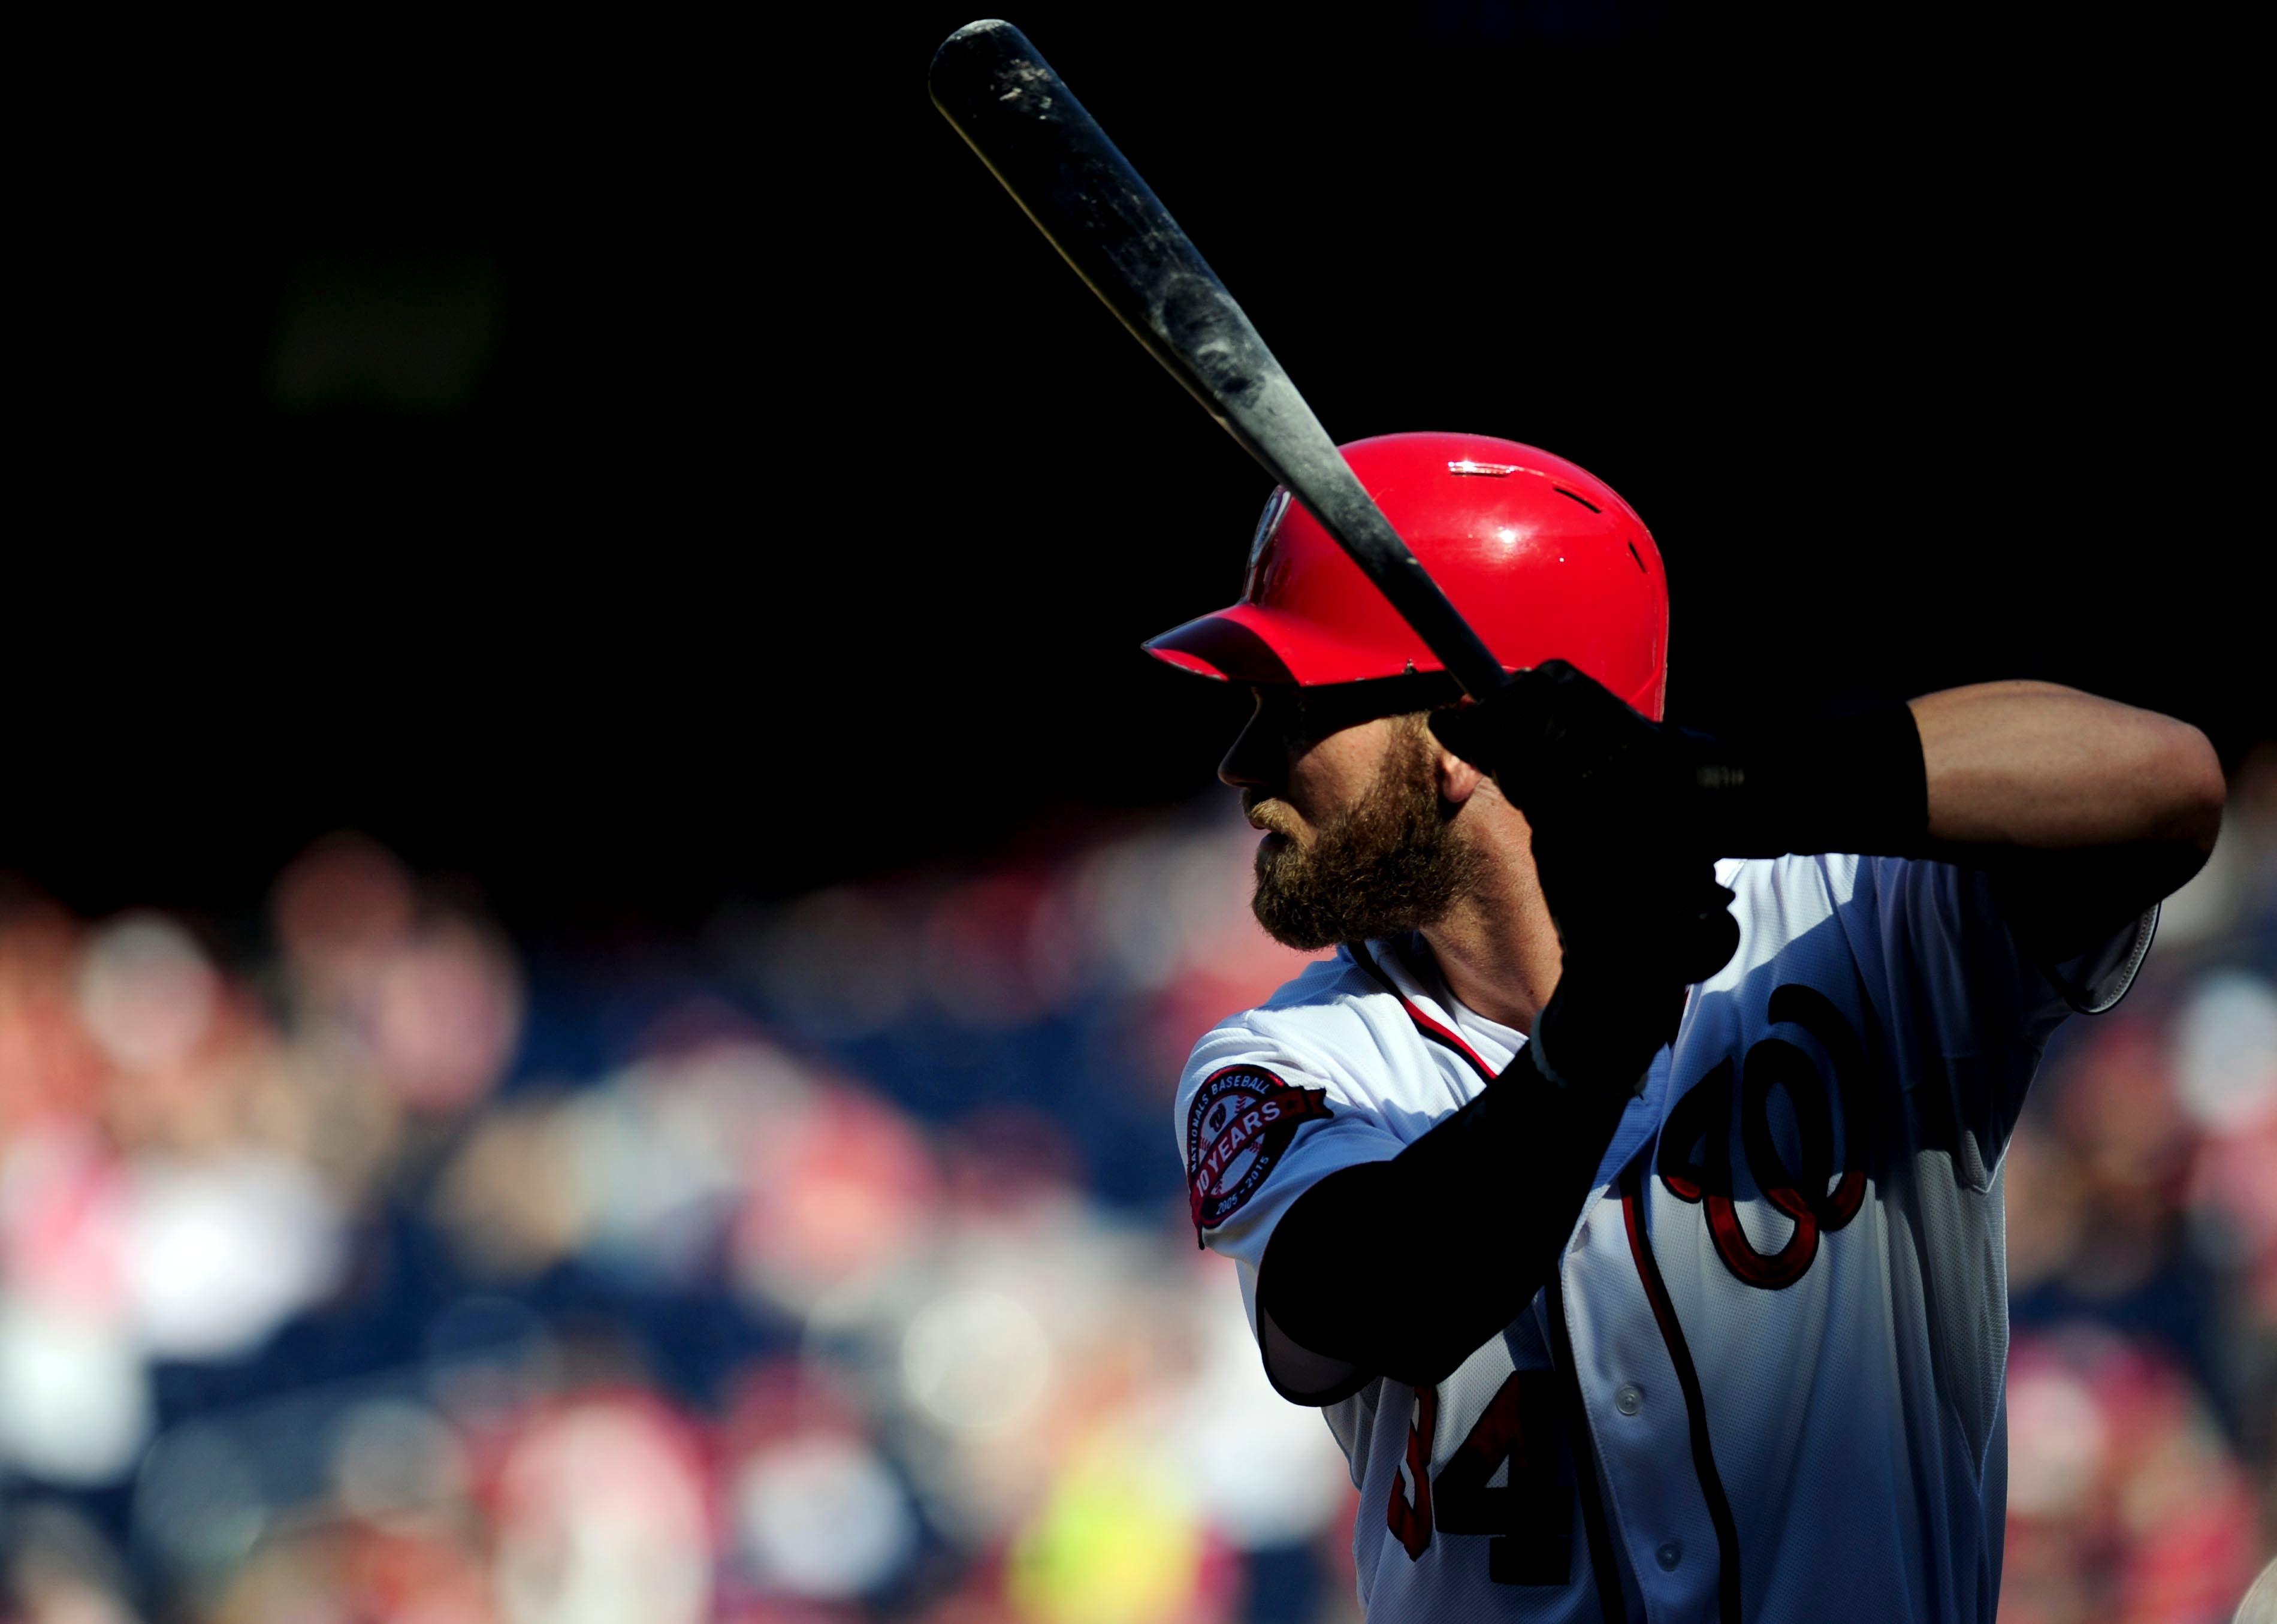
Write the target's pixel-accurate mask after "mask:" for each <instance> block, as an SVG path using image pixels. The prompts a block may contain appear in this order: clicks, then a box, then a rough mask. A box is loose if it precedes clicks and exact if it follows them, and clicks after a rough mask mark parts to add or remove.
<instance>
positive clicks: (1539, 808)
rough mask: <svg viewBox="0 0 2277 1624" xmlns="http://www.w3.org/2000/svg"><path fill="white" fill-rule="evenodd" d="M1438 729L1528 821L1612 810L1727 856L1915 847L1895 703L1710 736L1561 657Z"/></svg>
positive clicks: (1907, 730) (1924, 832)
mask: <svg viewBox="0 0 2277 1624" xmlns="http://www.w3.org/2000/svg"><path fill="white" fill-rule="evenodd" d="M1431 727H1432V730H1433V731H1434V732H1435V733H1436V734H1437V735H1438V736H1439V738H1440V740H1441V742H1442V743H1444V744H1445V745H1446V746H1447V748H1448V749H1450V750H1451V751H1454V752H1455V753H1456V754H1457V755H1458V756H1460V757H1462V758H1463V759H1465V760H1466V761H1470V762H1474V763H1475V764H1476V765H1478V766H1481V767H1482V768H1484V769H1485V770H1487V771H1488V772H1490V773H1492V774H1494V777H1495V782H1496V783H1498V784H1500V785H1501V786H1502V791H1503V793H1504V795H1506V796H1508V797H1510V798H1511V800H1512V802H1514V803H1516V804H1517V805H1518V806H1519V808H1521V809H1522V810H1523V811H1524V812H1526V815H1527V819H1528V820H1530V821H1535V822H1539V821H1542V820H1545V819H1546V820H1556V819H1557V818H1558V817H1560V816H1561V815H1564V814H1565V812H1566V811H1567V809H1573V815H1577V816H1578V815H1587V816H1588V817H1591V818H1595V819H1611V820H1613V822H1614V823H1615V824H1616V825H1618V827H1621V829H1622V830H1623V832H1624V834H1625V835H1626V836H1627V837H1629V838H1633V839H1634V840H1636V841H1638V842H1640V843H1641V845H1642V846H1646V847H1650V848H1654V849H1672V850H1683V851H1688V852H1694V853H1697V854H1700V855H1704V856H1707V857H1710V858H1724V857H1776V856H1778V855H1780V854H1781V853H1784V852H1790V851H1793V852H1821V851H1856V852H1862V853H1866V854H1869V855H1872V856H1882V857H1896V856H1907V855H1912V854H1915V853H1918V852H1921V851H1922V850H1924V849H1925V847H1926V845H1927V841H1928V833H1929V779H1928V773H1927V770H1926V768H1925V767H1924V766H1923V760H1922V748H1921V734H1920V731H1919V729H1918V728H1915V725H1914V718H1913V712H1912V711H1911V710H1910V709H1908V707H1907V706H1905V705H1890V706H1888V707H1886V708H1885V709H1883V710H1879V711H1875V712H1870V713H1867V714H1865V715H1862V716H1854V717H1847V718H1844V719H1842V720H1840V721H1808V722H1800V723H1792V724H1787V725H1785V726H1783V727H1779V728H1768V729H1762V730H1758V731H1755V732H1753V733H1749V734H1746V735H1740V736H1732V737H1717V736H1713V735H1710V734H1706V733H1702V732H1698V731H1695V730H1694V729H1692V728H1679V727H1676V726H1674V725H1673V724H1672V723H1667V722H1656V721H1650V720H1649V719H1648V718H1646V717H1645V716H1643V715H1641V714H1640V713H1638V712H1636V711H1634V710H1633V709H1631V708H1630V707H1629V706H1628V705H1624V704H1623V703H1621V701H1620V700H1619V699H1618V698H1615V697H1614V696H1613V695H1612V694H1611V692H1610V691H1609V690H1606V689H1605V688H1604V687H1603V685H1601V684H1600V683H1598V682H1595V681H1593V680H1592V679H1590V678H1589V677H1588V676H1586V675H1583V674H1582V673H1580V671H1577V670H1576V669H1574V668H1573V667H1572V666H1570V665H1568V664H1566V663H1565V661H1564V660H1545V661H1544V662H1543V663H1542V664H1541V665H1539V666H1536V667H1534V668H1533V669H1532V670H1529V671H1523V672H1520V673H1519V675H1517V676H1515V677H1513V678H1512V680H1511V681H1510V682H1509V683H1508V684H1507V685H1506V686H1504V688H1502V689H1501V690H1497V691H1496V692H1495V693H1493V694H1491V695H1489V696H1488V698H1486V700H1485V701H1484V702H1482V703H1481V704H1478V705H1464V706H1462V707H1460V708H1459V709H1456V710H1449V711H1439V712H1435V713H1433V715H1432V719H1431Z"/></svg>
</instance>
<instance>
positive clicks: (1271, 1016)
mask: <svg viewBox="0 0 2277 1624" xmlns="http://www.w3.org/2000/svg"><path fill="white" fill-rule="evenodd" d="M1379 1006H1390V1009H1391V1010H1397V997H1396V995H1393V994H1392V993H1390V991H1389V990H1387V989H1386V987H1384V986H1383V984H1382V981H1381V980H1378V979H1377V977H1376V975H1375V974H1374V973H1371V972H1370V971H1369V970H1368V969H1367V966H1366V965H1365V964H1363V963H1362V962H1361V961H1360V960H1359V957H1357V955H1355V953H1354V952H1353V950H1352V949H1350V948H1339V949H1336V953H1335V954H1334V956H1333V957H1328V958H1323V959H1320V960H1317V961H1315V962H1314V963H1313V964H1307V965H1306V967H1305V969H1304V971H1303V972H1302V973H1301V974H1299V975H1298V976H1297V977H1296V978H1295V979H1294V980H1290V981H1287V982H1284V983H1283V985H1282V986H1280V987H1277V988H1276V989H1275V991H1274V992H1273V994H1272V995H1271V996H1270V997H1268V998H1266V999H1264V1000H1263V1001H1262V1002H1260V1003H1256V1004H1254V1005H1253V1006H1251V1007H1250V1008H1248V1009H1246V1010H1237V1011H1235V1012H1234V1013H1232V1014H1230V1015H1228V1016H1226V1017H1224V1018H1222V1019H1221V1020H1219V1021H1218V1022H1216V1023H1215V1025H1212V1026H1211V1027H1210V1029H1209V1030H1208V1031H1207V1032H1206V1033H1202V1035H1201V1037H1200V1039H1199V1041H1197V1042H1196V1043H1195V1044H1194V1047H1193V1051H1192V1054H1191V1055H1190V1056H1188V1057H1187V1060H1186V1066H1185V1071H1184V1076H1183V1077H1182V1078H1181V1079H1180V1086H1179V1093H1180V1095H1181V1097H1182V1098H1183V1097H1184V1096H1187V1095H1190V1094H1192V1092H1193V1091H1194V1090H1195V1089H1196V1088H1197V1087H1198V1086H1200V1085H1201V1084H1202V1083H1203V1082H1204V1081H1206V1080H1207V1079H1208V1078H1209V1077H1210V1076H1211V1074H1212V1073H1214V1072H1216V1071H1221V1070H1222V1069H1224V1068H1226V1067H1228V1066H1258V1067H1262V1068H1264V1069H1266V1070H1268V1071H1275V1072H1276V1073H1278V1072H1284V1071H1285V1072H1288V1073H1291V1074H1296V1075H1301V1076H1303V1077H1304V1078H1305V1079H1307V1080H1311V1081H1326V1080H1329V1079H1337V1080H1342V1079H1348V1078H1351V1077H1352V1076H1354V1075H1355V1074H1365V1073H1367V1072H1369V1071H1375V1069H1376V1065H1375V1062H1377V1061H1378V1060H1380V1058H1381V1056H1382V1051H1383V1048H1384V1046H1385V1045H1384V1030H1385V1015H1386V1012H1387V1011H1386V1009H1385V1008H1383V1007H1379Z"/></svg>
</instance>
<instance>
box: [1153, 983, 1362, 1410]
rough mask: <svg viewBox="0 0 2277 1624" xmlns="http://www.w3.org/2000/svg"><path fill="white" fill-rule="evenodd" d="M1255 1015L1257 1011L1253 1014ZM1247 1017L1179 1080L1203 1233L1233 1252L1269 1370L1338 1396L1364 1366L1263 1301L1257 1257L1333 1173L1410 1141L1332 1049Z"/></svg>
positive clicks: (1212, 1041) (1297, 1389)
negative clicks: (1269, 1310) (1297, 1335)
mask: <svg viewBox="0 0 2277 1624" xmlns="http://www.w3.org/2000/svg"><path fill="white" fill-rule="evenodd" d="M1255 1013H1256V1012H1253V1017H1254V1015H1255ZM1261 1025H1262V1023H1256V1024H1253V1019H1252V1018H1237V1020H1235V1021H1233V1022H1230V1023H1228V1024H1227V1025H1222V1026H1220V1027H1218V1028H1217V1029H1216V1030H1215V1031H1213V1032H1211V1033H1208V1034H1207V1036H1205V1037H1204V1038H1203V1039H1202V1041H1200V1042H1199V1044H1197V1045H1196V1046H1195V1048H1194V1052H1193V1056H1192V1058H1191V1059H1190V1060H1188V1062H1187V1063H1186V1069H1185V1072H1184V1076H1183V1077H1182V1078H1181V1079H1180V1080H1179V1085H1178V1094H1177V1110H1176V1123H1177V1134H1178V1147H1179V1155H1180V1156H1181V1158H1182V1160H1183V1161H1184V1165H1185V1171H1186V1194H1187V1201H1188V1205H1189V1207H1190V1208H1191V1209H1192V1217H1193V1221H1194V1231H1195V1236H1196V1239H1198V1240H1199V1242H1200V1244H1201V1245H1202V1246H1204V1247H1207V1249H1208V1250H1210V1251H1212V1252H1215V1253H1217V1254H1220V1255H1222V1256H1224V1257H1228V1258H1230V1259H1232V1260H1233V1263H1234V1267H1235V1271H1236V1273H1237V1276H1238V1277H1239V1279H1240V1283H1241V1299H1242V1305H1243V1307H1244V1308H1245V1309H1246V1311H1247V1313H1248V1315H1249V1324H1250V1330H1252V1332H1253V1333H1254V1335H1255V1336H1256V1338H1257V1342H1258V1346H1259V1349H1260V1352H1261V1353H1262V1354H1263V1357H1264V1361H1265V1371H1266V1375H1267V1376H1268V1378H1269V1379H1270V1380H1271V1381H1272V1383H1273V1385H1274V1387H1275V1389H1276V1391H1279V1392H1280V1393H1281V1395H1282V1396H1283V1398H1285V1399H1289V1400H1291V1402H1292V1403H1298V1404H1312V1405H1319V1404H1331V1403H1335V1402H1336V1401H1337V1400H1338V1399H1343V1398H1344V1397H1347V1396H1349V1395H1350V1393H1351V1392H1352V1391H1354V1390H1355V1389H1356V1388H1357V1387H1358V1386H1359V1384H1362V1383H1363V1382H1364V1381H1365V1380H1366V1379H1367V1375H1366V1373H1364V1372H1362V1371H1360V1370H1359V1369H1357V1368H1356V1367H1354V1366H1352V1365H1351V1364H1349V1363H1348V1362H1346V1361H1340V1360H1336V1359H1332V1358H1329V1357H1327V1356H1325V1355H1321V1354H1318V1353H1313V1352H1312V1351H1311V1350H1309V1349H1307V1348H1305V1347H1304V1346H1301V1345H1299V1344H1298V1343H1297V1342H1295V1341H1294V1340H1293V1339H1291V1338H1289V1337H1288V1336H1286V1335H1285V1334H1283V1332H1282V1331H1281V1330H1280V1329H1279V1328H1278V1327H1277V1326H1276V1325H1275V1324H1273V1323H1272V1322H1271V1319H1270V1317H1269V1316H1267V1315H1260V1312H1259V1308H1258V1304H1257V1271H1258V1266H1259V1265H1260V1263H1262V1262H1264V1259H1265V1248H1266V1245H1267V1243H1268V1241H1270V1240H1271V1239H1272V1236H1273V1230H1274V1226H1275V1225H1276V1224H1279V1223H1280V1221H1281V1218H1282V1216H1283V1214H1285V1213H1286V1212H1287V1211H1288V1210H1289V1208H1291V1206H1293V1205H1294V1204H1295V1203H1296V1201H1297V1198H1298V1196H1300V1195H1302V1194H1303V1193H1305V1192H1306V1191H1307V1190H1309V1189H1311V1188H1312V1187H1313V1186H1314V1185H1315V1184H1318V1183H1319V1182H1320V1181H1321V1179H1323V1178H1327V1177H1328V1176H1329V1174H1330V1173H1333V1172H1336V1170H1339V1169H1341V1168H1346V1167H1352V1166H1356V1165H1358V1164H1359V1163H1364V1162H1375V1161H1382V1160H1385V1159H1387V1158H1389V1157H1391V1156H1394V1155H1397V1154H1398V1153H1399V1152H1400V1150H1401V1149H1402V1148H1403V1147H1405V1140H1402V1139H1401V1137H1400V1136H1399V1135H1398V1134H1397V1133H1395V1132H1393V1131H1392V1129H1391V1127H1390V1124H1389V1123H1388V1122H1387V1120H1386V1118H1385V1117H1384V1115H1383V1113H1382V1109H1381V1108H1380V1107H1379V1106H1378V1105H1377V1104H1376V1103H1375V1102H1374V1100H1373V1099H1372V1098H1371V1096H1370V1095H1369V1094H1367V1091H1366V1090H1364V1089H1363V1088H1362V1087H1361V1086H1359V1084H1358V1083H1357V1081H1356V1080H1355V1079H1352V1077H1351V1076H1350V1075H1349V1074H1348V1073H1347V1072H1346V1071H1345V1070H1344V1068H1343V1067H1342V1066H1340V1065H1338V1064H1336V1062H1335V1061H1334V1060H1333V1059H1332V1058H1331V1057H1330V1056H1329V1055H1328V1054H1327V1053H1325V1052H1324V1051H1322V1050H1321V1049H1318V1048H1306V1047H1301V1046H1298V1045H1296V1044H1292V1043H1291V1042H1290V1041H1288V1040H1287V1038H1286V1036H1285V1035H1283V1034H1279V1033H1272V1032H1270V1031H1268V1030H1260V1026H1261Z"/></svg>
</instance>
